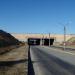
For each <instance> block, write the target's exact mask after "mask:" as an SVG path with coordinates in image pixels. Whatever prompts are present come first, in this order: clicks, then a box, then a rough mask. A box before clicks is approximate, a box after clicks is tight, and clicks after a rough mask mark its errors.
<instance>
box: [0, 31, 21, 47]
mask: <svg viewBox="0 0 75 75" xmlns="http://www.w3.org/2000/svg"><path fill="white" fill-rule="evenodd" d="M19 43H20V41H18V40H17V39H16V38H15V37H13V36H12V35H11V34H9V33H7V32H5V31H3V30H0V47H4V46H10V45H18V44H19Z"/></svg>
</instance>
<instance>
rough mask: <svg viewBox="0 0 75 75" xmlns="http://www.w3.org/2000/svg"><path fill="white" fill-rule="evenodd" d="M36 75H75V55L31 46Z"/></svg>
mask: <svg viewBox="0 0 75 75" xmlns="http://www.w3.org/2000/svg"><path fill="white" fill-rule="evenodd" d="M30 54H31V60H32V64H33V68H34V72H35V75H75V54H74V53H70V52H67V51H62V50H58V49H55V48H49V47H42V46H31V48H30Z"/></svg>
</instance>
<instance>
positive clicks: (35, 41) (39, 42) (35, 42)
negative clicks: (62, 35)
mask: <svg viewBox="0 0 75 75" xmlns="http://www.w3.org/2000/svg"><path fill="white" fill-rule="evenodd" d="M49 41H50V45H53V42H54V38H50V39H48V38H44V39H41V38H28V45H45V46H49Z"/></svg>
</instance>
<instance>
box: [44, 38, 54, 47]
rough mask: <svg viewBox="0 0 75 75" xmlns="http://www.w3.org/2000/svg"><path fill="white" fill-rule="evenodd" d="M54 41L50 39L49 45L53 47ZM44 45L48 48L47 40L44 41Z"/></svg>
mask: <svg viewBox="0 0 75 75" xmlns="http://www.w3.org/2000/svg"><path fill="white" fill-rule="evenodd" d="M53 42H54V39H50V45H53ZM44 45H46V46H49V39H44Z"/></svg>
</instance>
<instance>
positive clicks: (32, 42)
mask: <svg viewBox="0 0 75 75" xmlns="http://www.w3.org/2000/svg"><path fill="white" fill-rule="evenodd" d="M28 45H40V39H39V38H28Z"/></svg>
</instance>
